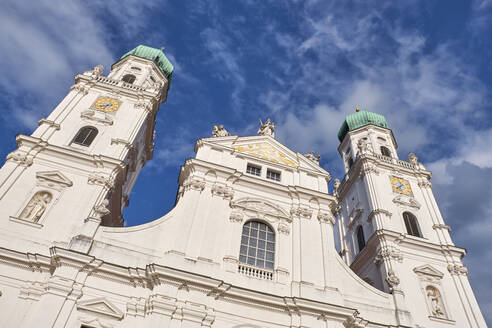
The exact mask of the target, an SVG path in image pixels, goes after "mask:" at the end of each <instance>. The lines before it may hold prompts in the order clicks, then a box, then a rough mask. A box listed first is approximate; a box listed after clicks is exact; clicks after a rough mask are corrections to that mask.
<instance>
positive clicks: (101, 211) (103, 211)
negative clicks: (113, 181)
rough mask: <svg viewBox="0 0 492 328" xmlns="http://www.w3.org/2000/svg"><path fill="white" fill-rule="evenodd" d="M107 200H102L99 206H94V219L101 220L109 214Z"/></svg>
mask: <svg viewBox="0 0 492 328" xmlns="http://www.w3.org/2000/svg"><path fill="white" fill-rule="evenodd" d="M108 205H109V200H107V199H105V200H103V201H102V202H101V203H100V204H99V205H96V206H94V214H95V218H96V219H101V218H102V217H103V216H106V215H108V214H109V213H110V211H109V209H108Z"/></svg>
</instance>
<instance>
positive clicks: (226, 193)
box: [211, 184, 234, 199]
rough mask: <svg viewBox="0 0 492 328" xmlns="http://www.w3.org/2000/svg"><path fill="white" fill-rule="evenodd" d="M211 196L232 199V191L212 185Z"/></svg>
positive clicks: (225, 187) (229, 188) (228, 188)
mask: <svg viewBox="0 0 492 328" xmlns="http://www.w3.org/2000/svg"><path fill="white" fill-rule="evenodd" d="M211 192H212V195H215V196H219V197H222V198H224V199H232V198H233V197H234V190H233V189H232V188H231V187H227V186H221V185H218V184H214V185H213V186H212V189H211Z"/></svg>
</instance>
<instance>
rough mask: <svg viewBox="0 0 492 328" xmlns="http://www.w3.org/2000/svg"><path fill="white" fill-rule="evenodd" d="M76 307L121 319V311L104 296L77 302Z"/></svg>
mask: <svg viewBox="0 0 492 328" xmlns="http://www.w3.org/2000/svg"><path fill="white" fill-rule="evenodd" d="M77 309H79V310H85V311H89V312H95V313H99V314H104V315H107V316H110V317H114V318H117V319H118V320H121V319H123V316H124V314H123V312H122V311H121V310H120V309H118V308H117V307H116V306H115V305H113V304H112V303H111V302H110V301H108V300H107V299H105V298H104V297H98V298H94V299H90V300H87V301H81V302H77Z"/></svg>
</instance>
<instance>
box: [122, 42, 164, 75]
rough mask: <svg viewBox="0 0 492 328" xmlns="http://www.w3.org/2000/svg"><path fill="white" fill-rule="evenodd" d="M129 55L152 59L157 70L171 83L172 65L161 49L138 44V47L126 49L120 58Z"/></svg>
mask: <svg viewBox="0 0 492 328" xmlns="http://www.w3.org/2000/svg"><path fill="white" fill-rule="evenodd" d="M129 55H133V56H137V57H140V58H144V59H148V60H151V61H153V62H154V63H155V64H156V65H157V67H159V70H160V71H161V72H162V74H164V76H165V77H166V78H167V80H168V81H169V83H171V77H172V75H173V70H174V67H173V64H171V62H170V61H169V59H167V57H166V55H164V53H163V52H162V50H161V49H155V48H151V47H147V46H143V45H139V46H138V47H136V48H134V49H132V50H130V51H128V52H127V53H126V54H124V55H123V56H121V58H120V60H121V59H123V58H125V57H127V56H129Z"/></svg>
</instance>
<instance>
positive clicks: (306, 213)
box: [290, 206, 313, 219]
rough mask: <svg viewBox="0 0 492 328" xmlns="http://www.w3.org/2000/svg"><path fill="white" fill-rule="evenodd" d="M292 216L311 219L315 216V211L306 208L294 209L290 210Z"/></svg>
mask: <svg viewBox="0 0 492 328" xmlns="http://www.w3.org/2000/svg"><path fill="white" fill-rule="evenodd" d="M290 214H291V216H293V217H298V218H300V219H311V216H312V214H313V210H311V209H308V208H306V207H301V206H298V207H294V208H292V209H291V210H290Z"/></svg>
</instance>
